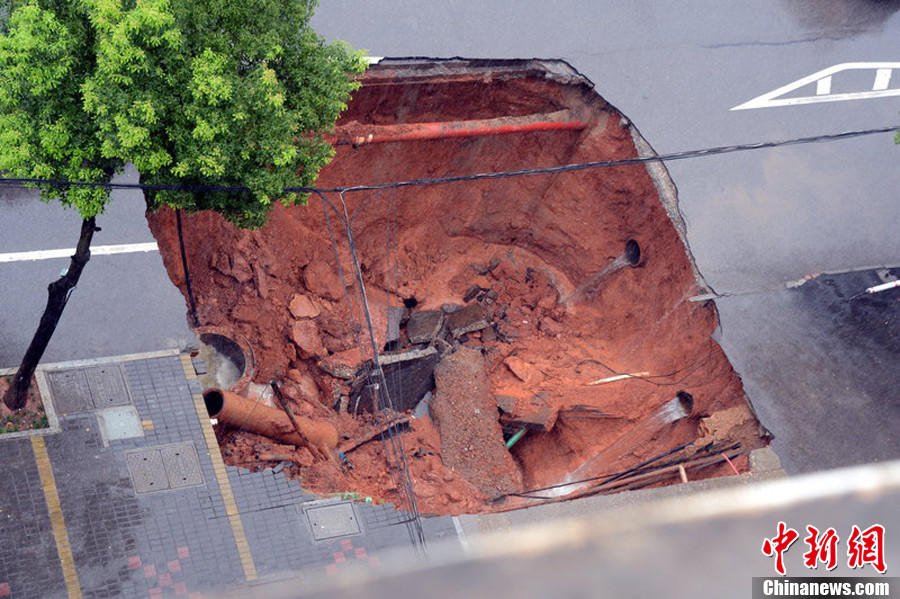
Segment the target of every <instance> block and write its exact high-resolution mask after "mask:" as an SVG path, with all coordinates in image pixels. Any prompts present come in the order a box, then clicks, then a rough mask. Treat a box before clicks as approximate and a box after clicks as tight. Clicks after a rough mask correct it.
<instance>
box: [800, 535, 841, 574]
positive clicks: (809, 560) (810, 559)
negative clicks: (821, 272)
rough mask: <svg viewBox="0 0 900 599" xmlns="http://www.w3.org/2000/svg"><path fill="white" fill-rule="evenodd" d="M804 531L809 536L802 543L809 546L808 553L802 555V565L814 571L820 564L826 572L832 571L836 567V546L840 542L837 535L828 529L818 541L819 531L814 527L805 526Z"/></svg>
mask: <svg viewBox="0 0 900 599" xmlns="http://www.w3.org/2000/svg"><path fill="white" fill-rule="evenodd" d="M806 531H807V532H808V533H809V536H808V537H806V538H805V539H804V541H806V544H807V545H809V551H807V552H806V553H804V554H803V564H804V565H805V566H806V567H807V568H811V569H813V570H815V569H816V568H817V567H818V566H819V562H822V563H823V564H825V569H826V570H834V569H835V568H836V567H837V544H838V541H839V540H840V539H839V538H838V536H837V533H836V532H835V531H834V529H833V528H829V529H828V530H826V531H825V532H824V533H822V538H821V539H819V531H818V530H817V529H816V527H815V526H807V527H806Z"/></svg>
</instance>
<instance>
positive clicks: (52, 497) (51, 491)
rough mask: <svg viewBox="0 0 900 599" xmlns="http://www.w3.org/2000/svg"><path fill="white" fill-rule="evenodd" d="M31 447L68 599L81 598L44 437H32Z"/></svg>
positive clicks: (67, 533) (79, 585)
mask: <svg viewBox="0 0 900 599" xmlns="http://www.w3.org/2000/svg"><path fill="white" fill-rule="evenodd" d="M31 448H32V450H33V451H34V459H35V461H36V462H37V467H38V474H40V477H41V488H42V489H43V491H44V499H45V500H46V502H47V511H48V512H49V513H50V526H51V527H52V529H53V538H54V539H55V540H56V551H57V553H58V554H59V561H60V564H62V572H63V578H64V579H65V581H66V590H67V591H68V593H69V599H81V584H80V583H79V582H78V572H77V571H76V570H75V559H74V558H73V557H72V546H71V545H69V532H68V530H67V529H66V521H65V519H64V518H63V513H62V505H61V504H60V502H59V492H58V491H57V489H56V479H55V478H53V468H52V467H51V466H50V455H49V454H48V453H47V445H46V444H45V443H44V438H43V437H32V438H31Z"/></svg>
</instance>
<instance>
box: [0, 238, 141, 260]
mask: <svg viewBox="0 0 900 599" xmlns="http://www.w3.org/2000/svg"><path fill="white" fill-rule="evenodd" d="M156 251H159V246H158V245H156V242H155V241H153V242H150V243H126V244H121V245H98V246H94V247H92V248H91V256H109V255H112V254H130V253H133V252H156ZM74 253H75V248H68V249H64V250H34V251H31V252H11V253H8V254H0V262H27V261H29V260H51V259H53V258H69V257H71V256H72V254H74Z"/></svg>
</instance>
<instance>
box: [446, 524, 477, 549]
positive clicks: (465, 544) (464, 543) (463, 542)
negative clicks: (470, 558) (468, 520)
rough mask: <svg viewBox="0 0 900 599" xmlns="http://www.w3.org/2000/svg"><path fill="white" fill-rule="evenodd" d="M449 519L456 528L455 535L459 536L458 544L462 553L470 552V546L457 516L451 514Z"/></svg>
mask: <svg viewBox="0 0 900 599" xmlns="http://www.w3.org/2000/svg"><path fill="white" fill-rule="evenodd" d="M451 520H453V528H455V529H456V536H457V537H459V544H460V545H461V546H462V550H463V553H466V554H469V553H471V552H472V548H471V547H470V546H469V539H467V538H466V531H464V530H463V527H462V523H461V522H460V521H459V518H457V517H456V516H451Z"/></svg>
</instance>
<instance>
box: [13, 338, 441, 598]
mask: <svg viewBox="0 0 900 599" xmlns="http://www.w3.org/2000/svg"><path fill="white" fill-rule="evenodd" d="M186 364H188V365H189V364H191V362H190V361H187V362H186ZM184 367H185V363H183V362H182V360H181V359H180V358H179V356H176V355H172V356H166V357H154V358H148V359H139V360H128V361H122V362H115V363H111V364H108V365H106V366H105V368H103V369H101V370H102V372H101V370H98V369H97V368H96V366H93V367H91V368H93V369H94V371H93V372H91V373H85V375H84V376H85V379H88V378H90V377H92V379H91V380H94V381H95V382H94V383H92V384H91V385H88V386H87V387H86V386H84V385H79V386H78V388H77V389H75V390H73V391H72V393H75V394H81V395H80V396H75V397H65V393H67V391H66V389H65V388H64V387H61V386H60V385H59V384H58V383H57V382H58V381H61V380H62V381H65V380H82V379H81V377H82V373H80V372H78V371H79V370H88V368H85V369H67V370H66V371H64V372H62V373H53V372H51V373H50V374H51V381H53V383H54V384H53V385H52V387H53V393H54V395H62V397H60V398H59V399H57V398H54V403H55V404H57V403H59V404H62V405H64V406H65V409H64V410H63V413H62V414H61V415H60V418H59V420H60V427H61V430H60V431H59V432H58V433H56V434H50V435H48V436H46V437H45V443H46V452H47V455H49V460H50V464H51V466H52V473H53V479H54V480H55V489H53V490H52V491H51V490H48V489H45V488H42V482H41V478H40V475H39V471H38V466H37V462H36V458H35V450H34V449H33V447H32V442H31V441H30V440H29V439H27V438H26V439H10V440H3V438H2V437H0V463H2V464H4V480H5V482H4V484H2V485H0V538H2V539H3V543H0V598H3V597H12V598H16V599H18V598H25V597H41V598H44V597H46V598H53V597H79V596H81V597H86V598H97V599H100V598H111V597H139V598H151V599H156V598H162V597H185V598H189V599H199V598H200V597H215V596H216V595H217V592H218V591H222V590H226V589H234V588H240V587H242V586H244V585H247V584H248V583H249V581H250V580H253V579H255V578H256V577H258V579H259V581H263V582H265V581H267V580H277V579H280V578H285V577H288V576H292V577H293V576H297V575H298V573H299V574H300V575H301V576H302V577H315V576H329V575H339V574H340V573H341V571H342V570H343V569H345V568H348V567H351V566H355V567H359V566H363V567H366V568H379V567H381V566H382V559H385V558H384V556H382V555H381V554H382V553H383V552H384V551H385V550H387V549H390V550H391V555H392V556H394V557H393V559H412V558H414V556H415V553H414V551H413V546H412V543H411V539H410V531H409V530H408V529H407V526H406V524H405V520H406V518H407V515H406V514H404V513H402V512H398V511H397V510H394V509H393V507H392V506H390V505H371V504H365V503H350V502H345V501H341V500H340V499H339V498H334V499H325V500H323V499H320V498H317V497H314V496H312V495H310V494H308V493H305V492H304V491H303V490H302V489H301V488H300V486H299V485H298V484H297V483H296V482H295V481H290V480H287V479H286V477H285V476H284V474H283V473H282V472H280V471H277V469H276V470H264V471H261V472H258V473H251V472H249V471H247V470H243V469H239V468H232V467H227V466H226V467H223V466H222V464H221V460H220V459H219V458H218V455H212V453H211V451H210V449H209V446H208V443H209V439H210V436H211V435H210V434H209V431H208V430H207V431H206V432H204V423H203V422H202V421H201V419H200V417H199V416H198V413H197V408H196V405H195V402H194V396H195V395H196V394H197V393H199V392H200V388H199V383H198V381H197V380H196V379H195V378H193V377H188V376H186V373H185V370H184ZM51 369H52V368H51ZM98 377H101V378H102V377H106V378H103V379H102V380H101V381H100V382H99V383H98V382H96V381H97V380H99V379H98ZM117 377H118V378H117ZM119 379H121V380H119ZM123 382H124V384H123ZM88 387H89V388H88ZM91 394H92V395H91ZM109 405H114V406H116V407H114V408H109V407H107V406H109ZM100 406H102V407H100ZM98 415H99V416H102V418H98ZM104 422H105V423H106V424H104ZM123 437H124V438H123ZM215 451H218V449H217V448H216V449H215ZM45 486H46V485H45ZM45 491H46V492H48V493H55V494H56V495H58V500H59V504H60V505H61V506H62V517H63V519H64V524H65V529H64V531H65V533H67V540H68V542H67V543H66V542H65V539H63V540H62V544H60V539H59V536H58V535H57V536H56V537H55V536H54V529H53V526H51V516H50V511H49V510H48V501H50V500H48V499H47V497H46V496H45ZM336 505H346V506H348V507H340V508H337V509H338V511H339V512H340V513H343V514H350V515H352V518H353V521H352V523H351V524H352V526H351V528H352V529H353V530H352V531H349V532H347V534H343V536H336V537H331V536H329V537H328V538H324V539H321V540H317V539H316V538H315V536H314V531H313V529H312V526H311V524H310V521H311V520H310V514H313V515H315V514H321V513H322V512H317V511H315V510H316V509H317V508H320V507H322V506H336ZM311 510H312V511H311ZM348 510H349V511H348ZM313 520H315V516H313ZM424 524H425V526H424V527H425V530H426V535H427V538H429V539H431V540H436V539H441V538H445V537H452V536H454V535H455V532H454V528H453V525H452V521H451V520H450V519H449V518H429V519H426V520H425V522H424ZM57 530H60V527H59V526H58V525H57ZM65 536H66V535H65V534H64V535H63V537H65ZM318 536H320V537H321V534H319V535H318ZM66 554H70V556H71V560H73V561H74V568H75V571H76V572H77V582H75V583H74V584H73V583H72V581H71V580H70V584H69V585H68V586H67V584H66V580H65V579H64V577H63V566H62V563H63V561H64V560H63V558H62V557H61V555H66ZM69 563H70V564H71V563H72V561H69ZM70 578H71V576H70Z"/></svg>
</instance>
